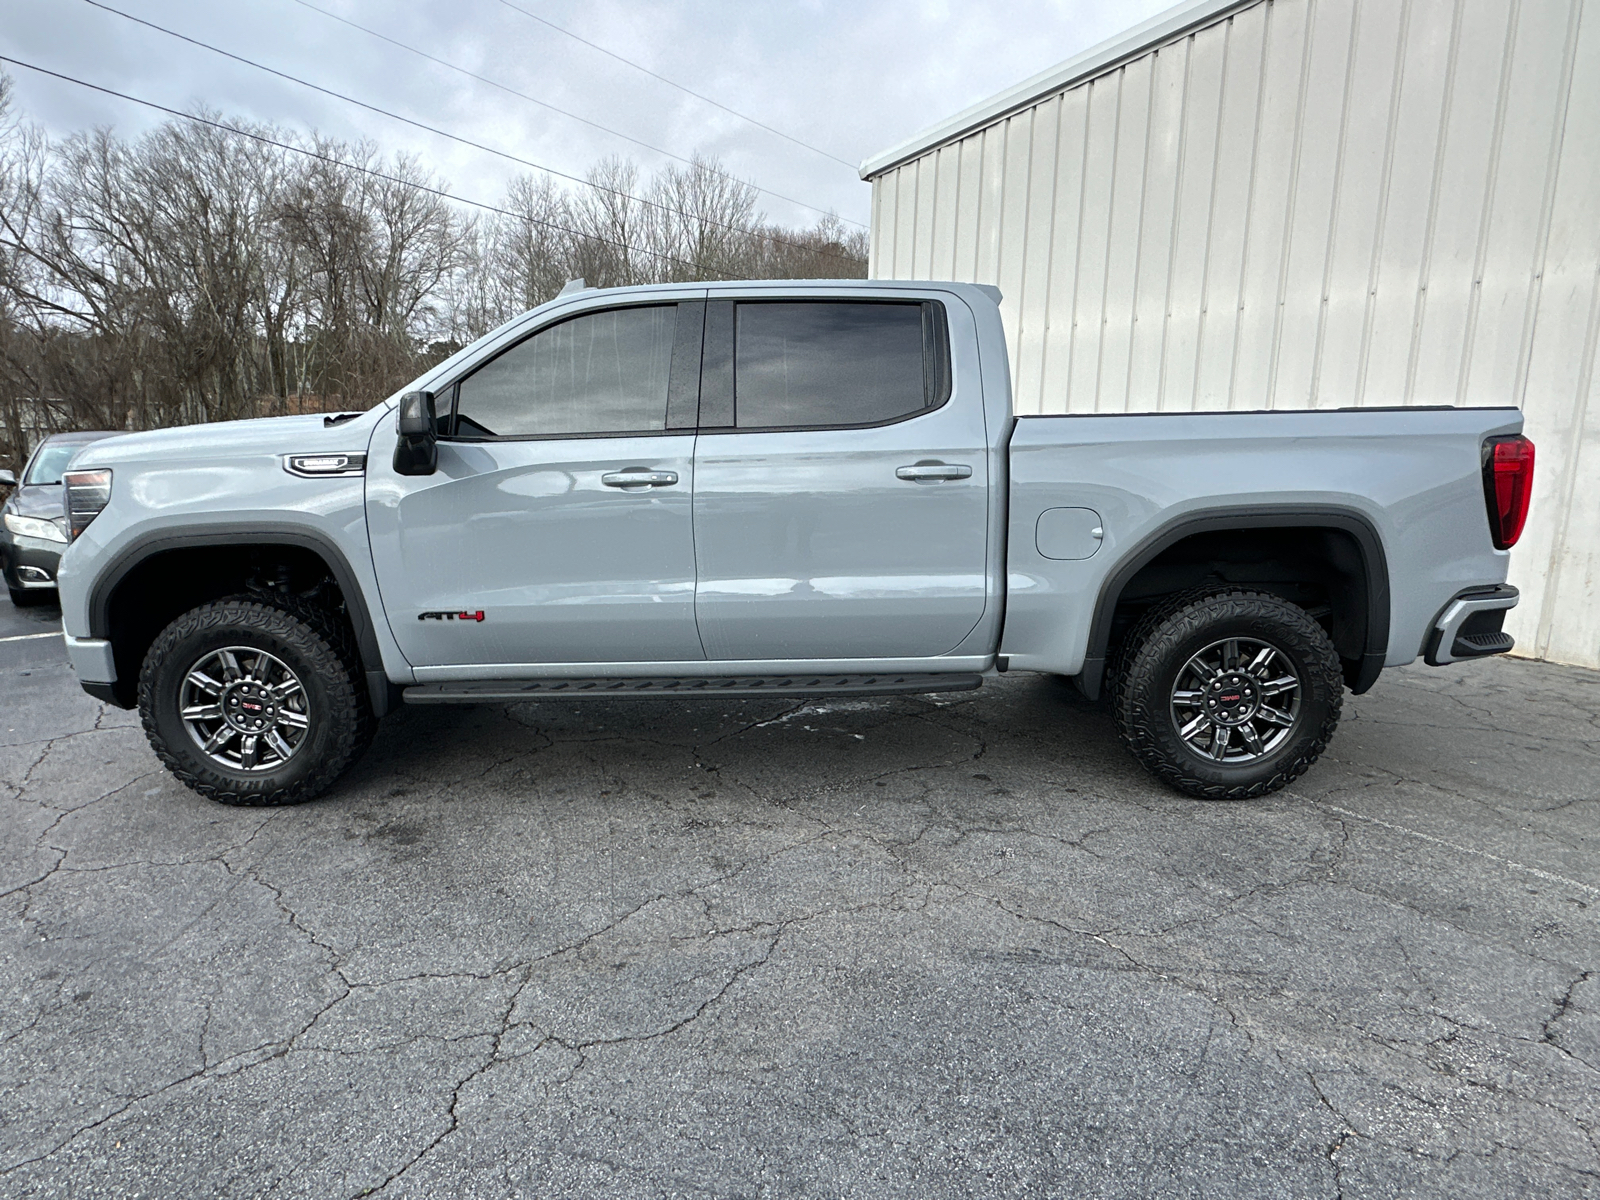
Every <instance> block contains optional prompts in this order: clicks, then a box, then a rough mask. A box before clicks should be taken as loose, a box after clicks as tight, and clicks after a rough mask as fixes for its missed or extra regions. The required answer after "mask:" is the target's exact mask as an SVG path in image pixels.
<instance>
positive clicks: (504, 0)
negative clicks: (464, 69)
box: [500, 0, 856, 171]
mask: <svg viewBox="0 0 1600 1200" xmlns="http://www.w3.org/2000/svg"><path fill="white" fill-rule="evenodd" d="M500 3H501V4H504V5H505V6H506V7H507V8H509V9H512V10H513V11H515V12H519V13H521V14H522V15H523V16H525V17H527V18H528V19H529V20H530V21H537V22H539V24H541V25H548V26H549V27H550V28H551V29H554V30H555V31H556V32H557V33H564V34H566V35H567V36H568V37H569V38H571V39H572V40H573V41H577V42H582V43H583V44H584V45H585V46H588V47H589V48H590V49H592V50H598V51H600V53H601V54H604V55H606V56H607V57H609V58H614V59H616V60H617V61H618V62H619V63H625V64H626V65H628V66H630V67H632V68H633V69H634V70H636V71H643V72H644V73H645V74H646V75H648V76H650V78H652V79H659V80H660V81H661V82H662V83H664V84H666V85H667V86H669V87H675V88H677V89H678V90H679V91H680V92H683V93H685V94H687V95H690V96H693V97H694V98H695V99H696V100H703V101H705V102H706V103H707V104H709V105H711V106H712V107H713V108H720V109H721V110H722V111H723V112H725V113H731V114H732V115H733V116H736V117H738V118H739V119H740V120H741V121H748V122H750V124H752V125H754V126H756V127H758V128H760V129H765V130H766V131H767V132H768V133H775V134H777V135H778V136H779V137H781V138H783V139H784V140H785V141H789V142H793V143H794V144H795V145H796V146H804V147H805V148H806V149H807V150H810V151H812V152H813V153H816V154H820V155H822V157H824V158H831V159H833V161H834V162H836V163H841V164H843V165H844V166H847V167H849V168H850V169H851V170H852V171H854V170H855V169H856V164H855V163H853V162H850V161H849V160H848V159H844V158H840V157H839V156H838V155H837V154H831V153H829V152H828V151H826V150H824V149H823V148H822V147H821V146H813V145H812V144H811V143H810V142H802V141H801V140H800V139H799V138H797V137H795V136H793V135H792V134H787V133H785V132H784V131H783V130H781V129H774V128H773V127H772V126H771V125H768V124H766V123H764V122H762V121H758V120H756V119H755V118H754V117H751V116H747V115H746V114H744V113H742V112H740V111H739V110H738V109H736V108H729V107H728V106H727V105H726V104H723V103H721V102H720V101H717V100H713V99H712V98H711V97H710V96H703V95H701V94H700V93H699V92H697V91H694V90H693V89H691V88H686V87H684V86H683V84H681V83H678V82H676V81H674V80H671V79H668V78H667V77H666V76H665V75H658V74H656V72H654V71H652V70H651V69H650V68H649V67H647V66H644V65H643V64H642V63H636V62H634V61H633V60H632V59H631V58H623V57H622V55H620V54H618V53H617V52H616V51H614V50H607V49H606V48H605V47H604V46H602V45H600V44H598V43H597V42H591V41H590V40H589V39H588V38H586V37H579V36H578V35H577V34H575V33H573V32H572V30H570V29H564V28H563V27H562V26H560V25H557V24H556V23H555V22H554V21H549V20H546V19H545V18H544V17H541V16H539V15H538V14H537V13H531V12H529V11H528V10H527V9H525V8H523V7H521V6H520V5H517V4H513V3H511V0H500Z"/></svg>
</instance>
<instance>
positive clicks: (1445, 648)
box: [1424, 583, 1521, 667]
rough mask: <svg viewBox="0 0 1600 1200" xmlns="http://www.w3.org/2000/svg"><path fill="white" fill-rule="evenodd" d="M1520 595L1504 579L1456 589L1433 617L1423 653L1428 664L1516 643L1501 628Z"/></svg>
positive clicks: (1495, 651)
mask: <svg viewBox="0 0 1600 1200" xmlns="http://www.w3.org/2000/svg"><path fill="white" fill-rule="evenodd" d="M1520 598H1521V596H1520V594H1519V593H1518V591H1517V589H1516V588H1514V587H1512V586H1511V585H1510V584H1508V583H1502V584H1498V585H1496V586H1494V587H1481V588H1471V589H1469V590H1467V591H1465V592H1461V593H1459V594H1458V595H1457V596H1456V597H1455V598H1454V599H1453V600H1451V601H1450V603H1449V604H1447V605H1445V606H1444V610H1443V611H1442V612H1441V613H1440V614H1439V615H1438V617H1436V618H1435V619H1434V622H1433V625H1432V627H1431V630H1430V632H1429V634H1428V644H1427V646H1426V647H1425V649H1424V657H1425V658H1426V660H1427V663H1428V665H1429V666H1431V667H1442V666H1444V665H1445V664H1447V663H1453V662H1462V661H1464V660H1465V659H1469V658H1486V657H1488V656H1489V655H1491V654H1504V653H1505V652H1506V651H1508V650H1510V649H1512V648H1513V647H1514V646H1515V645H1516V644H1517V643H1516V639H1514V638H1513V637H1512V636H1511V635H1510V634H1509V633H1506V632H1504V631H1503V630H1502V629H1501V625H1502V624H1503V623H1504V622H1505V618H1506V613H1508V612H1510V611H1511V610H1512V609H1513V608H1515V607H1516V606H1517V601H1518V600H1519V599H1520Z"/></svg>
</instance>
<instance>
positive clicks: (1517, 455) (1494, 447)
mask: <svg viewBox="0 0 1600 1200" xmlns="http://www.w3.org/2000/svg"><path fill="white" fill-rule="evenodd" d="M1532 495H1533V443H1532V442H1530V441H1529V440H1528V439H1527V438H1525V437H1523V436H1522V435H1521V434H1520V433H1519V434H1517V435H1516V436H1515V437H1508V438H1491V439H1490V440H1489V441H1487V442H1485V443H1484V444H1483V499H1484V502H1485V503H1487V504H1488V506H1489V533H1490V536H1492V537H1493V538H1494V548H1495V549H1496V550H1509V549H1511V547H1513V546H1515V545H1516V544H1517V539H1518V538H1519V537H1521V536H1522V526H1523V523H1524V522H1525V521H1527V519H1528V500H1529V498H1530V497H1531V496H1532Z"/></svg>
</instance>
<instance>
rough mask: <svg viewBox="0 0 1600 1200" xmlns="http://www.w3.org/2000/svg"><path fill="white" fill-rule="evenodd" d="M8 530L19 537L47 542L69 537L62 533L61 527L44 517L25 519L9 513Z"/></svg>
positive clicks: (63, 539)
mask: <svg viewBox="0 0 1600 1200" xmlns="http://www.w3.org/2000/svg"><path fill="white" fill-rule="evenodd" d="M6 528H7V529H9V530H10V531H11V532H12V533H14V534H16V535H17V536H18V537H31V538H43V539H44V540H45V541H47V542H64V541H66V540H67V535H66V534H64V533H62V532H61V526H59V525H57V524H56V523H55V522H54V521H47V520H45V519H44V518H43V517H24V516H19V515H18V514H16V513H7V514H6Z"/></svg>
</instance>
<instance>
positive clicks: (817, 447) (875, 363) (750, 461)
mask: <svg viewBox="0 0 1600 1200" xmlns="http://www.w3.org/2000/svg"><path fill="white" fill-rule="evenodd" d="M946 319H947V317H946V312H945V308H944V306H943V305H942V304H939V303H937V302H933V301H929V302H926V303H918V302H890V301H845V300H795V301H774V300H749V301H743V300H741V301H716V300H714V301H712V302H711V303H710V304H709V305H708V308H707V319H706V351H705V353H706V357H705V362H704V366H703V369H702V375H701V426H702V428H701V433H700V441H699V444H698V446H697V448H696V452H695V497H694V518H695V550H696V554H697V556H698V559H699V577H698V582H697V586H696V593H695V612H696V616H697V618H698V620H699V625H700V637H701V640H702V642H703V644H704V646H705V648H706V654H707V657H708V658H711V659H721V660H727V659H758V660H772V659H859V658H923V657H931V656H935V655H940V654H946V653H948V652H950V651H951V650H953V649H955V647H956V646H957V645H959V644H960V643H961V641H962V640H963V639H964V638H965V637H966V636H967V635H968V634H969V633H970V632H972V630H973V628H974V627H975V626H976V625H977V623H978V621H979V619H980V618H981V617H982V616H983V611H984V604H985V564H986V558H987V529H988V503H989V478H988V466H987V464H988V459H987V451H986V447H987V438H986V436H985V431H984V417H983V404H982V399H981V397H980V396H979V395H977V394H976V388H977V386H978V385H977V380H976V372H975V371H972V372H952V369H951V367H952V364H951V360H950V351H949V342H950V339H949V336H948V330H947V327H946V324H945V322H946ZM958 382H959V387H964V388H968V389H970V391H968V392H964V393H961V394H955V393H956V390H957V388H958Z"/></svg>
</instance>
